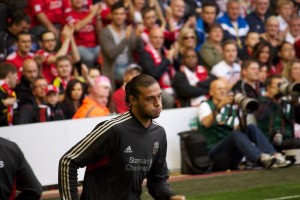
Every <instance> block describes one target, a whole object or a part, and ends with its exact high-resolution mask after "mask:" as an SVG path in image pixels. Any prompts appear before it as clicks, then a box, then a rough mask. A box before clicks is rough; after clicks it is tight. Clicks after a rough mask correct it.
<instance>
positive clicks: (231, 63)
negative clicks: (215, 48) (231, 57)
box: [224, 60, 234, 67]
mask: <svg viewBox="0 0 300 200" xmlns="http://www.w3.org/2000/svg"><path fill="white" fill-rule="evenodd" d="M224 61H225V62H226V64H227V65H229V66H230V67H233V64H234V62H231V61H230V62H229V61H226V60H224Z"/></svg>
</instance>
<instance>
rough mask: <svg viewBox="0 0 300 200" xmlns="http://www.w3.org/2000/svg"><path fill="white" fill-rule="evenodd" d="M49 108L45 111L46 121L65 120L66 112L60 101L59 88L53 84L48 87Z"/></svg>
mask: <svg viewBox="0 0 300 200" xmlns="http://www.w3.org/2000/svg"><path fill="white" fill-rule="evenodd" d="M46 102H47V110H46V113H44V114H45V115H44V116H45V117H46V121H56V120H63V119H65V117H64V112H63V110H62V108H61V106H60V103H59V90H58V88H57V87H55V86H53V85H48V86H47V88H46Z"/></svg>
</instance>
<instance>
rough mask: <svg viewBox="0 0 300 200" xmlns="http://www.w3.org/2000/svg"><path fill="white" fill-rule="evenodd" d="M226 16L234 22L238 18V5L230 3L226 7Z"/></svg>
mask: <svg viewBox="0 0 300 200" xmlns="http://www.w3.org/2000/svg"><path fill="white" fill-rule="evenodd" d="M227 14H228V15H229V18H230V19H231V20H232V21H236V20H237V19H238V17H239V16H240V3H238V2H232V3H229V4H228V5H227Z"/></svg>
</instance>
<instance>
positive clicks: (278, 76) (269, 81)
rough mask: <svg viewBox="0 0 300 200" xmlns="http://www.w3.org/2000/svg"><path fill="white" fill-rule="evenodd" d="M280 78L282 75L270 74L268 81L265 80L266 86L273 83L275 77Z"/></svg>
mask: <svg viewBox="0 0 300 200" xmlns="http://www.w3.org/2000/svg"><path fill="white" fill-rule="evenodd" d="M278 78H282V76H281V75H278V74H274V75H272V76H269V77H268V78H267V80H266V82H265V86H266V88H267V87H268V86H270V85H271V84H272V82H273V80H274V79H278Z"/></svg>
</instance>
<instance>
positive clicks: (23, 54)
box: [17, 50, 28, 58]
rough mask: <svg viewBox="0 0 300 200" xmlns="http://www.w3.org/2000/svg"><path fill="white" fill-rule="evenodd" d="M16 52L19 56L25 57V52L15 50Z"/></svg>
mask: <svg viewBox="0 0 300 200" xmlns="http://www.w3.org/2000/svg"><path fill="white" fill-rule="evenodd" d="M17 53H18V54H19V56H21V57H22V58H25V57H26V56H27V54H28V53H27V52H26V53H25V52H21V51H19V50H18V51H17Z"/></svg>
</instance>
